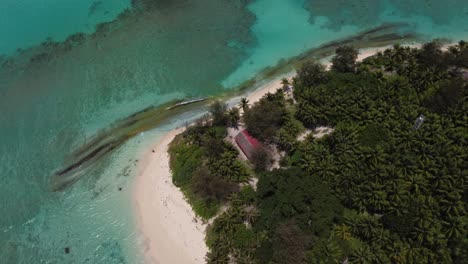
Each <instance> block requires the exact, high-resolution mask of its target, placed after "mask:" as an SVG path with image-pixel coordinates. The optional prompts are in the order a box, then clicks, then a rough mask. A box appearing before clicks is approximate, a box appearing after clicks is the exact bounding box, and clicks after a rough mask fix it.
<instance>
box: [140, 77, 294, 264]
mask: <svg viewBox="0 0 468 264" xmlns="http://www.w3.org/2000/svg"><path fill="white" fill-rule="evenodd" d="M295 74H296V72H295V71H291V72H288V73H286V74H281V75H279V76H277V77H275V78H272V79H270V80H265V81H264V82H263V83H261V84H260V85H259V86H258V87H257V88H256V89H253V90H251V91H250V92H248V93H245V94H242V95H240V96H236V97H234V98H231V99H230V100H228V101H229V104H237V102H238V100H240V98H241V97H247V99H248V100H249V103H250V104H252V103H254V102H256V101H258V100H260V98H262V96H263V95H264V94H266V93H268V92H275V91H276V89H277V88H279V87H281V86H282V85H281V79H282V78H285V77H286V78H291V77H292V76H294V75H295ZM184 130H185V128H184V127H182V128H176V129H173V130H170V131H169V132H164V133H163V135H162V136H160V137H158V139H156V140H153V141H152V143H151V145H150V147H148V148H145V149H143V150H142V151H141V153H139V155H138V156H139V160H140V162H139V163H138V166H137V172H136V178H135V181H134V185H133V188H132V189H133V204H134V207H135V210H134V213H135V215H136V223H137V225H138V226H137V228H136V229H137V231H138V232H139V233H140V234H139V235H140V236H141V239H140V244H141V245H140V246H141V247H142V253H143V254H144V260H145V263H151V264H153V263H154V264H166V263H168V264H170V263H180V264H191V263H194V264H198V263H205V255H206V253H207V252H208V248H207V246H206V244H205V230H206V227H207V224H206V223H202V220H201V219H199V218H197V217H196V216H195V213H194V212H193V210H192V207H191V206H190V204H188V202H187V201H186V200H185V197H184V194H183V193H182V191H180V189H179V188H178V187H176V186H175V185H173V184H172V175H171V172H170V168H169V154H168V153H167V149H168V146H169V144H170V143H171V142H172V140H173V139H174V138H175V137H176V136H177V135H178V134H180V133H182V132H183V131H184ZM153 151H154V152H153Z"/></svg>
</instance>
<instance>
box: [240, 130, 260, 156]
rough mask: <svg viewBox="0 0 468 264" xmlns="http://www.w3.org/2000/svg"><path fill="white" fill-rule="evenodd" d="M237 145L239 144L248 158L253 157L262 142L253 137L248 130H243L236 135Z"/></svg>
mask: <svg viewBox="0 0 468 264" xmlns="http://www.w3.org/2000/svg"><path fill="white" fill-rule="evenodd" d="M235 140H236V143H237V145H239V147H240V149H241V150H242V152H244V154H245V156H247V158H249V159H250V158H251V157H252V154H253V152H254V150H255V149H256V148H258V147H259V146H260V142H259V141H258V140H257V139H256V138H254V137H252V136H251V135H250V134H249V132H247V130H242V131H241V132H240V133H239V134H237V136H236V137H235Z"/></svg>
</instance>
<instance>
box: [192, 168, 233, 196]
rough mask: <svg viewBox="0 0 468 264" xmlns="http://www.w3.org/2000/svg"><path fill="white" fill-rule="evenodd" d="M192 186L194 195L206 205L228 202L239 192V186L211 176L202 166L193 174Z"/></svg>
mask: <svg viewBox="0 0 468 264" xmlns="http://www.w3.org/2000/svg"><path fill="white" fill-rule="evenodd" d="M191 186H192V190H193V192H194V194H195V195H197V196H198V197H200V198H201V199H203V200H204V201H205V202H206V203H219V202H223V201H226V199H227V197H228V196H229V195H230V194H231V193H233V192H237V191H239V186H238V185H237V184H235V183H232V182H229V181H227V180H225V179H223V178H221V177H218V176H215V175H213V174H211V172H210V170H209V169H208V167H206V166H201V167H199V168H198V169H197V170H195V171H194V172H193V176H192V180H191Z"/></svg>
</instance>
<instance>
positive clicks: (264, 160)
mask: <svg viewBox="0 0 468 264" xmlns="http://www.w3.org/2000/svg"><path fill="white" fill-rule="evenodd" d="M250 161H251V162H252V164H253V165H254V168H255V170H256V171H265V170H267V169H268V168H269V167H270V165H271V157H270V155H269V154H268V152H267V151H266V149H265V148H264V147H258V148H257V149H256V150H254V152H253V153H252V157H251V158H250Z"/></svg>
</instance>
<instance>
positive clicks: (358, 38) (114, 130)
mask: <svg viewBox="0 0 468 264" xmlns="http://www.w3.org/2000/svg"><path fill="white" fill-rule="evenodd" d="M404 26H406V25H405V24H385V25H382V26H379V27H376V28H373V29H369V30H366V31H364V32H362V33H360V34H357V35H355V36H353V37H349V38H345V39H342V40H338V41H333V42H330V43H327V44H324V45H322V46H320V47H318V48H313V49H311V50H309V51H307V52H305V53H303V54H300V55H298V56H296V57H293V58H291V59H288V60H284V61H282V62H280V63H278V65H277V66H275V67H269V68H267V69H265V70H264V71H262V72H260V73H259V74H258V76H257V77H256V78H253V79H251V80H248V81H246V82H244V83H243V84H241V85H239V86H238V87H237V89H233V90H232V91H229V92H226V93H224V94H223V95H219V96H217V97H211V98H209V99H208V98H199V99H192V100H188V101H183V102H171V103H166V104H163V105H159V106H153V107H148V108H146V109H144V110H141V111H139V112H137V113H134V114H132V115H130V116H129V117H127V118H124V119H122V120H120V121H117V122H115V123H114V124H113V125H111V126H110V127H109V128H106V129H103V130H101V131H100V132H98V133H97V135H96V136H95V137H93V138H91V140H90V141H88V142H87V143H85V144H84V145H83V146H81V147H79V148H78V149H77V150H75V151H73V152H72V153H71V154H70V157H68V159H67V160H69V163H68V164H66V165H64V167H63V168H62V169H59V170H58V171H57V172H55V173H54V174H53V175H52V176H51V179H50V189H51V190H52V191H61V190H63V189H65V188H66V187H68V186H70V185H72V184H73V183H75V182H76V181H77V180H79V179H80V178H81V176H82V175H84V174H85V172H87V171H89V170H90V169H92V168H93V167H94V165H96V163H97V162H98V161H99V160H101V158H102V157H104V156H106V155H108V154H109V153H111V152H112V151H113V150H115V149H116V148H118V147H119V146H120V145H122V144H123V143H124V142H126V141H127V140H129V139H130V138H132V137H133V136H135V135H138V134H139V133H141V132H144V131H147V130H150V129H153V128H155V127H157V126H158V125H160V124H162V123H164V122H166V121H168V120H170V119H171V118H173V117H174V116H177V115H179V114H182V113H184V112H188V111H190V110H195V109H199V108H200V107H207V106H208V105H209V104H210V103H211V102H213V101H214V100H216V99H226V98H229V97H232V96H235V95H239V94H240V92H241V91H244V90H246V89H253V88H255V85H256V84H258V83H260V82H261V81H262V80H265V79H268V78H270V77H272V76H274V75H277V74H280V73H283V72H287V71H290V70H292V69H294V68H296V67H298V66H299V65H300V64H302V63H303V62H304V61H306V60H309V59H320V58H323V57H326V56H329V55H331V54H332V53H333V52H334V50H335V49H336V48H337V47H339V46H341V45H345V44H352V45H354V46H355V47H357V48H363V47H371V46H383V45H388V44H393V43H395V42H399V41H417V40H418V38H417V36H416V35H413V34H410V33H407V34H399V33H397V32H398V31H399V30H400V29H401V28H402V27H404Z"/></svg>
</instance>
